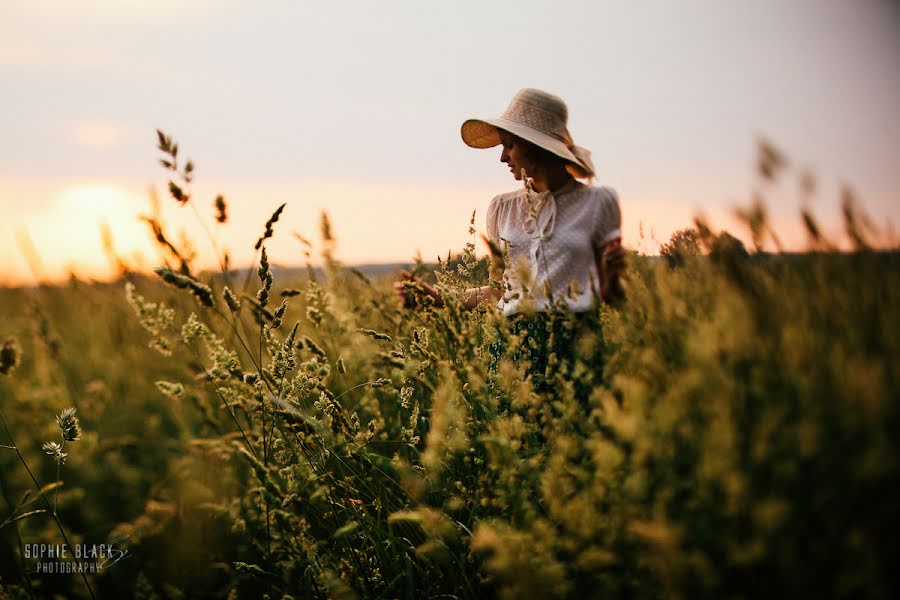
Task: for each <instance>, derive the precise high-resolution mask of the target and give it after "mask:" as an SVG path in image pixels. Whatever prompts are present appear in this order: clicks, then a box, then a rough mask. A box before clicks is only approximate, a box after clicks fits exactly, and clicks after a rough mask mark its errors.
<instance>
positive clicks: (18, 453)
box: [0, 411, 96, 599]
mask: <svg viewBox="0 0 900 600" xmlns="http://www.w3.org/2000/svg"><path fill="white" fill-rule="evenodd" d="M0 424H2V425H3V429H4V431H6V435H7V437H9V441H10V442H12V447H13V448H14V449H15V451H16V456H18V457H19V462H20V463H22V466H23V467H25V470H26V471H27V472H28V476H29V477H30V478H31V481H32V483H34V487H35V488H37V490H38V493H40V495H41V499H43V501H44V503H45V504H46V505H47V508H48V509H50V510H52V513H51V514H52V517H53V520H54V522H56V527H57V529H59V533H60V535H62V538H63V541H64V542H65V544H66V547H68V548H71V547H72V544H70V543H69V536H67V535H66V530H65V529H64V528H63V526H62V523H61V522H60V520H59V517H58V516H57V515H56V510H55V509H54V507H53V506H52V505H51V504H50V499H49V498H47V494H45V493H44V492H42V491H41V489H42V488H41V484H40V483H38V480H37V477H35V476H34V472H33V471H32V470H31V467H29V466H28V463H27V462H26V461H25V457H24V456H22V452H21V451H20V450H19V447H18V446H17V445H16V441H15V439H14V438H13V436H12V432H11V431H10V430H9V426H8V425H7V424H6V419H5V418H4V417H3V412H2V411H0ZM75 560H76V562H77V563H78V567H79V568H78V572H79V573H80V574H81V579H82V581H84V585H85V587H87V590H88V593H89V594H90V595H91V598H92V599H96V596H95V595H94V590H93V588H92V587H91V584H90V582H89V581H88V579H87V575H85V573H84V571H85V569H84V568H83V567H82V562H81V559H80V558H78V557H77V556H76V557H75Z"/></svg>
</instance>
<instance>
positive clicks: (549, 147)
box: [395, 89, 624, 402]
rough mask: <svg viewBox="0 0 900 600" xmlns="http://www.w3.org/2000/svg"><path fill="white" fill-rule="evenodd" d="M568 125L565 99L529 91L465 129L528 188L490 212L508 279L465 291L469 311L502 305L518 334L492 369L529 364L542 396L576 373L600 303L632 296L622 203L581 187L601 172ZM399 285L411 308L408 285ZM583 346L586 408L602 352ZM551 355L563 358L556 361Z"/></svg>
mask: <svg viewBox="0 0 900 600" xmlns="http://www.w3.org/2000/svg"><path fill="white" fill-rule="evenodd" d="M567 120H568V109H567V107H566V105H565V103H564V102H563V101H562V99H560V98H558V97H557V96H554V95H552V94H548V93H547V92H544V91H541V90H536V89H524V90H521V91H520V92H519V93H517V94H516V95H515V97H514V98H513V99H512V102H510V104H509V106H508V107H507V109H506V111H505V112H504V113H503V114H502V115H501V116H500V117H499V118H496V119H469V120H467V121H466V122H464V123H463V125H462V131H461V133H462V139H463V141H464V142H465V143H466V144H468V145H469V146H471V147H473V148H493V147H495V146H501V148H502V149H501V152H500V162H502V163H504V164H506V165H507V167H508V168H509V170H510V172H511V174H512V176H513V178H515V179H516V180H517V181H521V182H522V184H523V185H522V187H520V188H519V189H517V190H515V191H512V192H508V193H506V194H500V195H499V196H497V197H495V198H494V199H493V200H492V201H491V203H490V205H489V206H488V211H487V233H488V237H489V238H490V241H491V243H492V246H493V250H494V252H497V251H499V252H500V253H501V254H502V255H503V264H504V268H503V273H502V275H496V274H495V276H499V277H501V279H502V285H500V286H490V285H488V286H483V287H478V288H472V289H469V290H467V297H466V308H469V309H471V308H474V307H476V306H478V304H480V303H482V302H493V303H497V305H498V307H499V308H501V309H502V310H503V313H504V314H505V315H506V316H507V317H508V318H509V320H510V327H509V332H510V333H511V334H512V336H511V337H507V336H506V334H505V333H504V332H501V333H500V338H499V339H498V341H497V342H495V343H494V344H492V355H493V357H494V368H496V361H498V360H499V358H500V356H501V355H503V354H504V353H505V354H507V355H508V356H510V357H511V358H512V359H513V360H515V361H518V360H519V359H521V358H523V357H527V358H528V365H529V367H528V368H529V371H530V373H531V374H532V375H533V376H534V379H533V382H534V385H535V387H536V388H537V389H539V390H544V391H549V390H551V389H552V388H553V384H552V382H551V379H552V378H553V377H554V373H557V374H560V375H561V376H562V377H563V378H569V377H570V375H571V374H573V373H574V370H573V369H572V367H573V365H574V364H575V360H576V344H575V341H576V337H577V336H578V335H579V334H580V333H582V332H585V331H597V330H598V323H597V320H596V316H597V311H596V307H597V304H598V303H599V302H618V301H621V300H622V299H623V297H624V294H623V290H622V286H621V283H620V275H621V272H622V268H623V266H624V251H623V250H622V247H621V213H620V210H619V201H618V198H617V197H616V194H615V192H614V191H613V190H611V189H609V188H605V187H594V186H592V185H588V184H585V183H582V182H580V181H578V180H579V179H586V180H588V181H590V180H592V179H593V177H594V174H595V173H594V165H593V163H592V162H591V158H590V156H591V154H590V152H589V151H588V150H586V149H584V148H582V147H580V146H576V145H575V143H574V141H573V140H572V136H571V135H570V133H569V131H568V128H567ZM416 283H417V284H418V285H420V286H421V288H422V289H423V290H424V291H425V293H426V294H428V295H430V296H431V297H432V298H433V299H434V302H435V305H437V306H442V305H443V298H442V297H441V295H440V293H439V292H438V291H437V290H436V289H435V288H433V287H432V286H429V285H427V284H424V283H422V282H420V281H417V282H416ZM395 285H396V289H397V292H398V294H399V295H400V296H401V298H403V300H404V301H407V302H408V301H410V300H411V298H409V297H408V296H407V294H409V293H410V291H409V287H408V284H404V282H398V283H397V284H395ZM581 346H582V349H581V350H580V352H581V354H580V356H579V357H578V358H580V360H581V361H582V362H584V363H586V364H587V365H589V366H590V368H589V369H582V370H581V376H580V378H579V379H577V380H575V381H574V384H575V388H576V396H577V397H578V398H579V399H580V400H581V401H582V402H585V401H586V400H587V398H588V396H589V394H590V390H591V388H592V379H591V377H592V375H593V374H595V373H598V372H599V370H600V369H599V362H598V361H599V354H598V353H599V345H598V344H588V345H587V348H589V349H587V350H585V349H584V347H585V345H583V344H582V345H581ZM553 355H555V357H556V359H558V360H551V356H553ZM548 365H555V367H554V368H553V369H549V370H548V368H547V367H548ZM560 369H562V370H560Z"/></svg>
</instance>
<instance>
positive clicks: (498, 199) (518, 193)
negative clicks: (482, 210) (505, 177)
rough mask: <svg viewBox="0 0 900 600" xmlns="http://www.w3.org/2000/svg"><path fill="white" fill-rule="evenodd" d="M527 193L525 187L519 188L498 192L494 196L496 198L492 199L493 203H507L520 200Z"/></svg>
mask: <svg viewBox="0 0 900 600" xmlns="http://www.w3.org/2000/svg"><path fill="white" fill-rule="evenodd" d="M524 193H525V188H518V189H515V190H513V191H511V192H504V193H502V194H497V195H496V196H494V199H493V200H491V203H492V204H505V203H508V202H512V201H515V200H518V199H519V198H521V197H522V195H523V194H524Z"/></svg>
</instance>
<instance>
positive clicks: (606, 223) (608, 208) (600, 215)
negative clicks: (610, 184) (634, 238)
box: [592, 187, 622, 247]
mask: <svg viewBox="0 0 900 600" xmlns="http://www.w3.org/2000/svg"><path fill="white" fill-rule="evenodd" d="M621 237H622V213H621V211H620V210H619V196H618V194H616V191H615V190H613V189H612V188H607V187H604V188H600V198H599V202H598V203H597V212H596V214H595V219H594V232H593V236H592V239H593V241H594V244H595V245H597V246H599V247H603V246H605V245H606V244H608V243H610V242H612V241H613V240H616V239H618V238H621Z"/></svg>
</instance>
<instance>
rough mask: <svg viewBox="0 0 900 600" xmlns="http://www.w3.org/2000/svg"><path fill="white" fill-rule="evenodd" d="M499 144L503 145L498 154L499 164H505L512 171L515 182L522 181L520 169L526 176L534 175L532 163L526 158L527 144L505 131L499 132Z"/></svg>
mask: <svg viewBox="0 0 900 600" xmlns="http://www.w3.org/2000/svg"><path fill="white" fill-rule="evenodd" d="M500 143H501V144H503V150H502V152H501V153H500V162H502V163H506V165H508V166H509V170H510V171H512V174H513V177H515V178H516V180H518V181H521V180H522V169H525V173H526V174H528V176H529V177H530V176H532V175H533V174H534V163H533V161H532V160H530V159H529V157H528V152H527V148H526V144H527V142H524V141H523V140H521V139H520V138H517V137H516V136H514V135H513V134H511V133H507V132H505V131H501V132H500Z"/></svg>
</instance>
